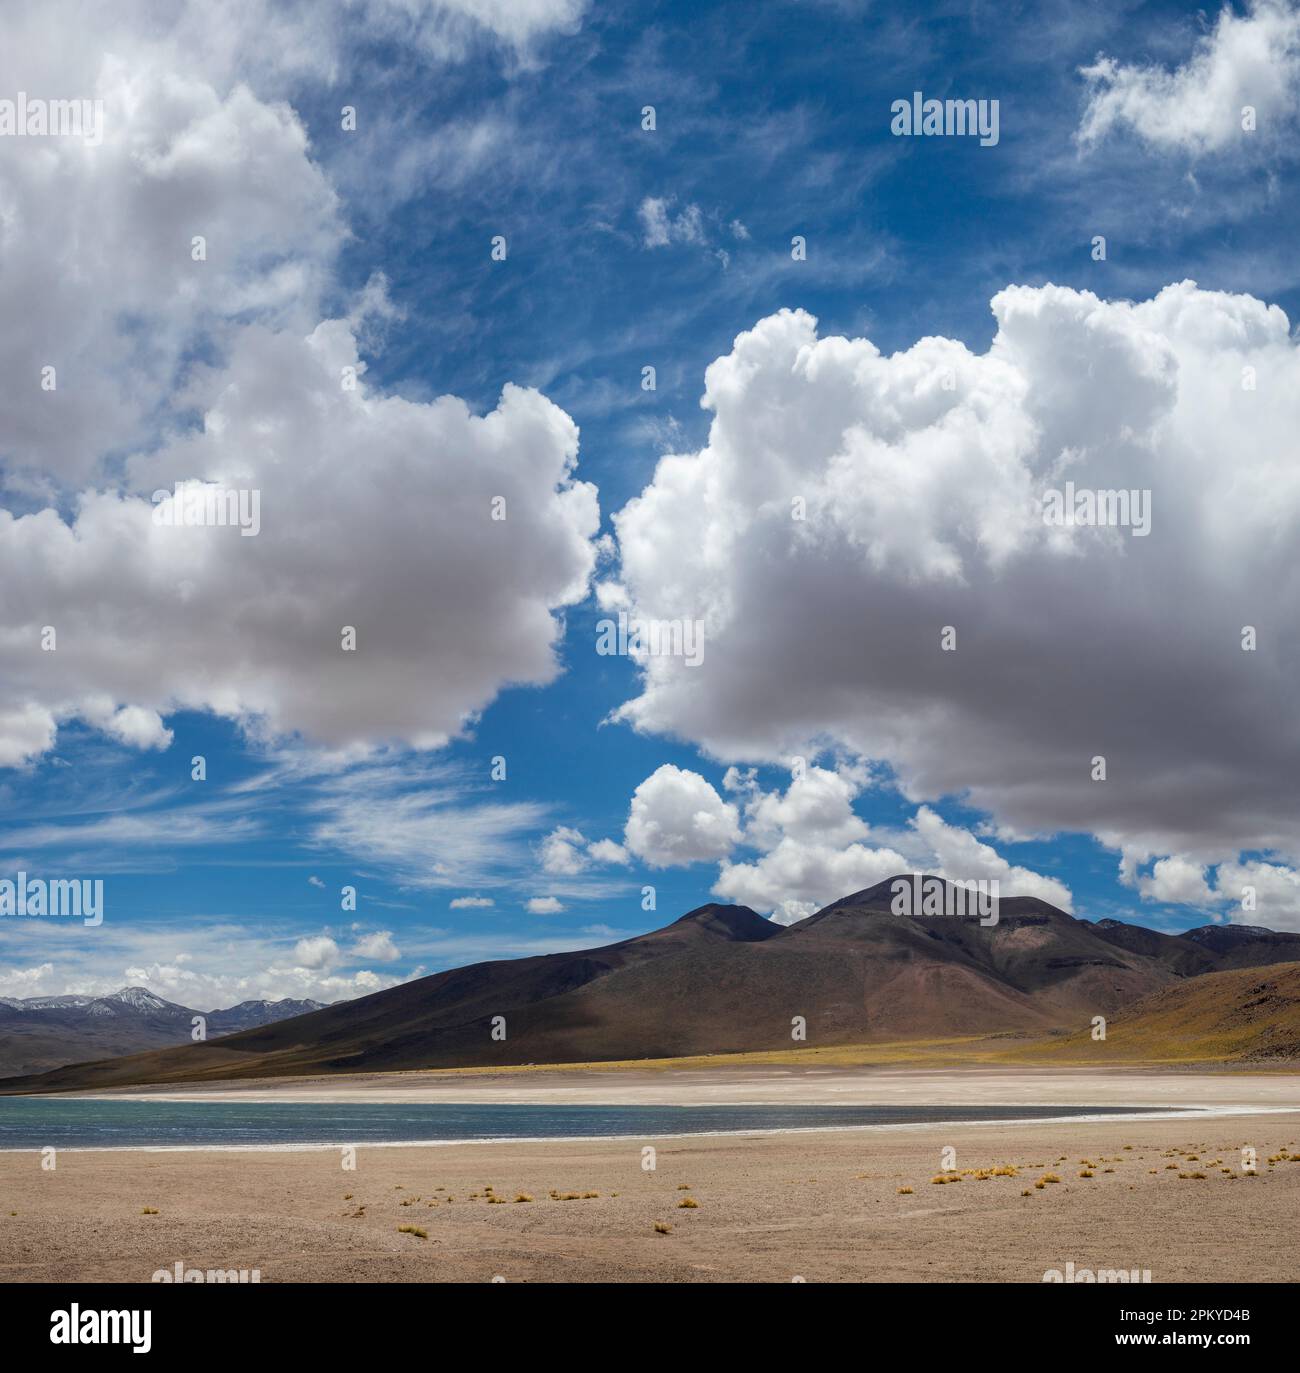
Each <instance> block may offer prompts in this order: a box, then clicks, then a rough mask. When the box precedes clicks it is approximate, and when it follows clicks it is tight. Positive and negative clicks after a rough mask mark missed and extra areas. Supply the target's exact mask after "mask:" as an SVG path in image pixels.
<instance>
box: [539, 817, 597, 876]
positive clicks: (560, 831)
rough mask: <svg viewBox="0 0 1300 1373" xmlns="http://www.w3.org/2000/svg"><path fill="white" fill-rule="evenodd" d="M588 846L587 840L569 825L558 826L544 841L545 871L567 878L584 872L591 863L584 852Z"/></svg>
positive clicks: (543, 865) (543, 866) (543, 864)
mask: <svg viewBox="0 0 1300 1373" xmlns="http://www.w3.org/2000/svg"><path fill="white" fill-rule="evenodd" d="M586 845H587V841H586V839H584V838H583V836H582V834H581V833H580V832H579V831H578V830H575V829H571V828H569V827H568V826H567V825H560V826H557V828H555V829H553V830H552V831H551V832H550V834H548V835H547V836H546V838H545V839H543V840H542V850H541V857H542V868H543V870H544V871H546V872H550V873H556V874H557V875H560V876H566V877H568V876H572V875H573V874H575V873H579V872H582V871H583V870H584V869H585V868H586V867H587V866H588V863H589V860H588V858H587V855H586V853H585V852H584V849H585V848H586Z"/></svg>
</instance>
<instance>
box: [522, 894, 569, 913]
mask: <svg viewBox="0 0 1300 1373" xmlns="http://www.w3.org/2000/svg"><path fill="white" fill-rule="evenodd" d="M527 909H528V914H529V915H559V913H560V912H561V911H562V910H563V909H564V905H563V903H562V902H560V901H559V900H557V899H556V898H555V897H554V896H534V897H530V898H529V901H528V906H527Z"/></svg>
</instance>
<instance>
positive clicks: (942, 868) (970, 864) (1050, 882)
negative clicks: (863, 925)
mask: <svg viewBox="0 0 1300 1373" xmlns="http://www.w3.org/2000/svg"><path fill="white" fill-rule="evenodd" d="M911 824H912V827H913V828H914V829H915V830H916V832H917V834H918V835H919V836H920V837H921V839H923V840H924V841H925V843H926V845H927V846H928V847H929V849H930V852H931V853H932V854H933V858H932V859H931V861H930V863H929V864H928V865H927V869H926V870H927V871H929V872H934V873H937V874H938V875H939V876H940V877H946V878H948V879H949V881H952V882H963V883H964V882H980V881H996V882H997V883H998V884H999V894H1000V895H1001V896H1036V897H1038V899H1039V900H1040V901H1047V902H1050V903H1051V904H1052V905H1053V906H1059V907H1060V909H1061V910H1063V911H1066V912H1072V911H1073V910H1074V900H1073V897H1072V896H1071V894H1070V889H1069V887H1067V886H1066V885H1065V883H1064V882H1058V881H1057V880H1056V878H1054V877H1044V876H1042V874H1041V873H1036V872H1032V871H1031V870H1030V869H1029V868H1020V867H1015V866H1013V865H1012V864H1011V863H1009V862H1007V860H1006V859H1005V858H1003V857H1002V855H1001V854H999V853H998V852H997V851H996V850H995V849H994V848H993V847H992V846H991V845H989V844H985V843H983V842H982V841H980V840H979V839H977V838H976V837H975V836H974V835H973V834H972V833H971V832H970V831H969V830H965V829H962V828H961V827H960V826H958V825H950V824H948V822H947V821H946V820H944V819H943V817H942V816H941V815H939V814H938V813H937V812H935V811H933V810H931V809H930V807H929V806H922V807H921V808H920V810H918V811H917V813H916V815H915V816H913V818H912V820H911Z"/></svg>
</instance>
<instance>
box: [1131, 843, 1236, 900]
mask: <svg viewBox="0 0 1300 1373" xmlns="http://www.w3.org/2000/svg"><path fill="white" fill-rule="evenodd" d="M1138 891H1139V892H1140V893H1141V895H1142V899H1143V900H1144V901H1165V902H1171V903H1173V904H1175V905H1183V906H1209V905H1213V904H1215V903H1216V902H1217V900H1218V898H1217V897H1216V896H1215V894H1214V893H1213V892H1212V891H1211V890H1210V888H1209V884H1208V883H1207V882H1206V880H1205V868H1204V867H1203V866H1202V865H1201V864H1200V863H1193V862H1190V861H1189V860H1188V859H1186V858H1184V857H1182V855H1180V854H1173V855H1171V856H1170V857H1168V858H1161V859H1159V860H1158V861H1157V863H1156V864H1155V866H1154V867H1153V868H1152V869H1151V875H1150V876H1149V877H1142V878H1139V880H1138Z"/></svg>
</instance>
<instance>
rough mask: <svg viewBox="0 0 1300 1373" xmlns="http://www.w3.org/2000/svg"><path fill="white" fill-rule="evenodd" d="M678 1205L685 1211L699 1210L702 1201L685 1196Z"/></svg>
mask: <svg viewBox="0 0 1300 1373" xmlns="http://www.w3.org/2000/svg"><path fill="white" fill-rule="evenodd" d="M677 1205H678V1207H680V1208H681V1210H683V1211H697V1210H699V1206H700V1203H699V1202H698V1201H696V1200H695V1198H694V1197H683V1198H682V1199H681V1201H679V1202H678V1203H677Z"/></svg>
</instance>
